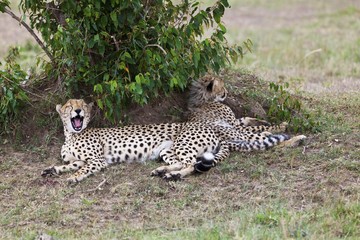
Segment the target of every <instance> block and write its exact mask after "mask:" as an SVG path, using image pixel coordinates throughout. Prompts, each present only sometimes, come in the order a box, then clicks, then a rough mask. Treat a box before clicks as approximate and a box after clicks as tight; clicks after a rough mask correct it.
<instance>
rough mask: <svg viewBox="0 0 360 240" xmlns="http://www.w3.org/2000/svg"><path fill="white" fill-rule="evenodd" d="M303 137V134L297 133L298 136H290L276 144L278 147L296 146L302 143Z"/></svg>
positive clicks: (304, 137)
mask: <svg viewBox="0 0 360 240" xmlns="http://www.w3.org/2000/svg"><path fill="white" fill-rule="evenodd" d="M305 139H306V136H305V135H298V136H295V137H292V138H290V139H289V140H286V141H284V142H281V143H279V145H278V146H279V147H297V146H299V145H300V144H301V143H303V142H304V140H305Z"/></svg>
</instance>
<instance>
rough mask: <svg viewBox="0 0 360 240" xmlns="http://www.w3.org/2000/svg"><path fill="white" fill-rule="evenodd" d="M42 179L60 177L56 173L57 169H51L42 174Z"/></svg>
mask: <svg viewBox="0 0 360 240" xmlns="http://www.w3.org/2000/svg"><path fill="white" fill-rule="evenodd" d="M41 176H42V177H52V176H58V174H57V173H56V170H55V167H50V168H47V169H45V170H43V171H42V172H41Z"/></svg>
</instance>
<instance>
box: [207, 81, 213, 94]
mask: <svg viewBox="0 0 360 240" xmlns="http://www.w3.org/2000/svg"><path fill="white" fill-rule="evenodd" d="M213 87H214V81H211V82H210V83H209V84H208V85H207V86H206V90H207V91H209V92H211V91H212V90H213Z"/></svg>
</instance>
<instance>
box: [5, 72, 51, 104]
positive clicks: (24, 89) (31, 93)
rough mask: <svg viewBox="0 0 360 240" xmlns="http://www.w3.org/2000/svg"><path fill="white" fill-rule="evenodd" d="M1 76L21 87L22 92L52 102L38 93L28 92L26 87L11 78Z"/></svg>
mask: <svg viewBox="0 0 360 240" xmlns="http://www.w3.org/2000/svg"><path fill="white" fill-rule="evenodd" d="M2 77H3V78H5V80H7V81H9V82H11V83H13V84H15V85H17V86H18V87H19V88H21V89H22V90H23V91H24V92H27V93H28V94H30V95H33V96H35V97H38V98H41V99H42V100H44V101H47V102H49V103H52V102H50V101H49V100H47V99H45V98H44V97H42V96H40V95H39V94H36V93H33V92H30V91H29V90H27V89H26V88H24V87H22V86H21V85H20V84H19V83H16V82H14V81H13V80H11V79H9V78H8V77H6V76H2Z"/></svg>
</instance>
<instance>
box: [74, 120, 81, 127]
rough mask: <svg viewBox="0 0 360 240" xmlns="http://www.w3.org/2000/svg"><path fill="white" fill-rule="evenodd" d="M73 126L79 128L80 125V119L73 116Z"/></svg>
mask: <svg viewBox="0 0 360 240" xmlns="http://www.w3.org/2000/svg"><path fill="white" fill-rule="evenodd" d="M74 126H75V127H76V128H80V127H81V120H80V119H79V118H75V119H74Z"/></svg>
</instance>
